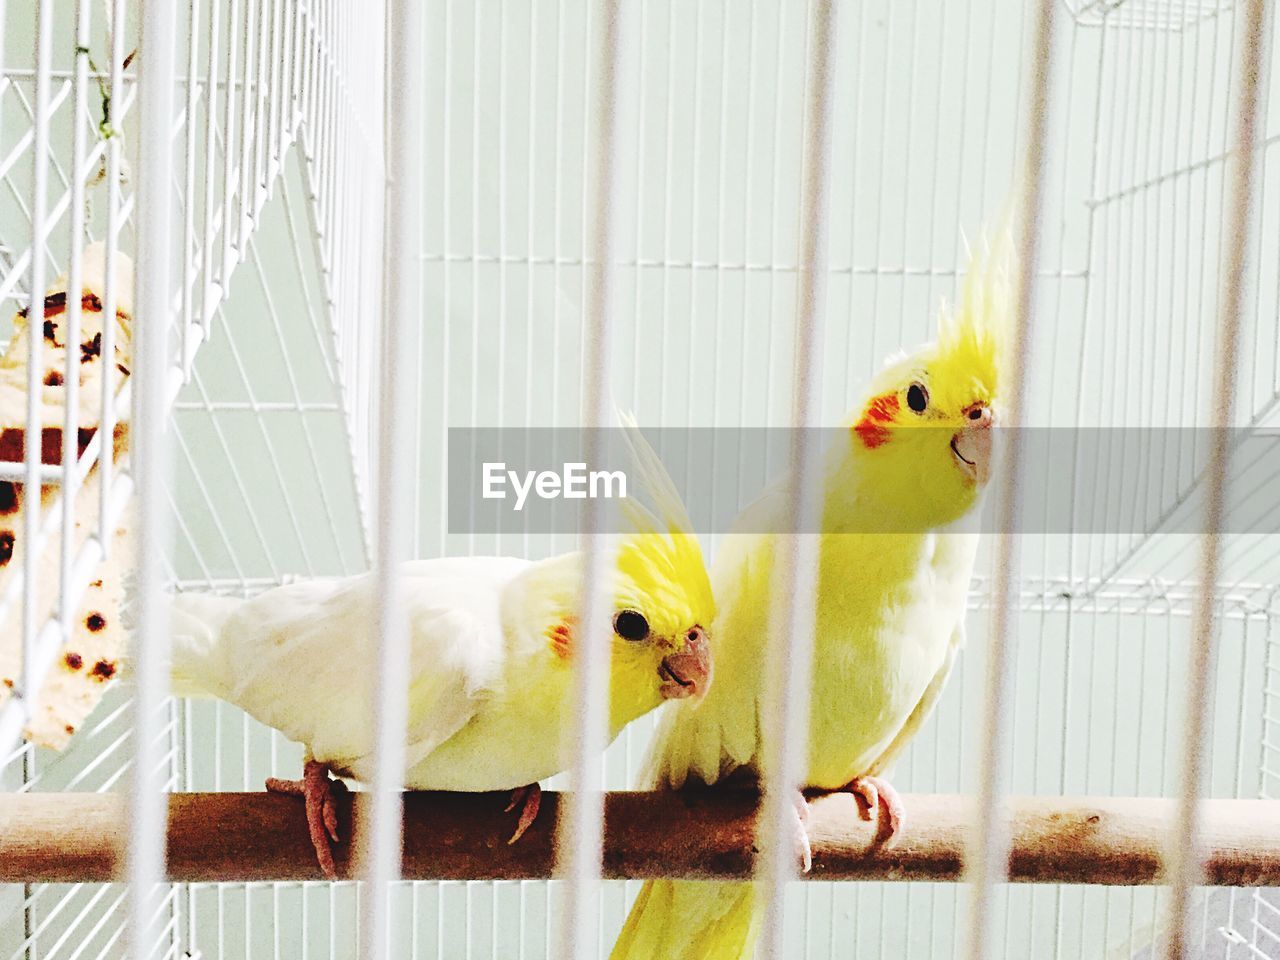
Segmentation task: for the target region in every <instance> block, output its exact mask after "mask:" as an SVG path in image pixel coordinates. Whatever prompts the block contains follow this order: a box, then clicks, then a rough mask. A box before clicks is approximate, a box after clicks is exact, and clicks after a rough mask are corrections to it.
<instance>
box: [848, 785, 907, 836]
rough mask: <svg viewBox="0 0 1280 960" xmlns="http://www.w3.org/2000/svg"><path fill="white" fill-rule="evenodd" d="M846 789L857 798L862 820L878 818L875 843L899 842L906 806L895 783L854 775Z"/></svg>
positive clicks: (876, 819)
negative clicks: (894, 785) (903, 804)
mask: <svg viewBox="0 0 1280 960" xmlns="http://www.w3.org/2000/svg"><path fill="white" fill-rule="evenodd" d="M844 789H845V790H847V791H848V792H849V793H852V794H853V796H854V799H856V800H857V801H858V812H859V813H860V814H861V815H862V817H863V819H864V820H875V821H876V827H877V829H876V843H877V844H881V845H883V846H885V847H892V846H893V845H894V844H895V843H897V842H898V837H899V836H901V835H902V821H903V820H904V819H905V818H906V809H905V808H904V807H903V806H902V798H901V797H900V796H898V791H897V790H895V789H893V785H892V784H891V783H889V781H888V780H885V779H884V778H883V777H855V778H854V779H853V780H850V781H849V783H848V785H847V786H845V787H844Z"/></svg>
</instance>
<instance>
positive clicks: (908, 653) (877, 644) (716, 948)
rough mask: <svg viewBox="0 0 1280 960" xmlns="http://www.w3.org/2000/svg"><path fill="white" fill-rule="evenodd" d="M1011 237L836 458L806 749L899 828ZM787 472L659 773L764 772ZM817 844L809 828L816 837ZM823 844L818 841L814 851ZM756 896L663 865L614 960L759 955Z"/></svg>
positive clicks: (840, 786) (964, 513) (985, 448)
mask: <svg viewBox="0 0 1280 960" xmlns="http://www.w3.org/2000/svg"><path fill="white" fill-rule="evenodd" d="M1009 250H1010V242H1009V239H1008V236H1007V231H1006V235H1005V236H1004V237H1002V239H1001V241H1000V242H999V244H997V250H996V252H995V253H991V252H988V253H987V255H986V256H985V258H984V259H982V260H981V261H976V262H975V263H973V264H972V265H971V266H970V270H969V276H968V278H967V279H966V282H965V286H964V291H963V297H962V302H961V303H960V305H959V308H958V309H956V310H955V311H954V312H952V311H948V310H947V309H946V308H945V307H944V309H943V311H942V316H941V319H940V328H939V331H938V337H937V340H936V342H935V343H932V344H929V345H927V346H925V347H923V348H921V349H920V350H918V351H916V352H915V353H913V354H911V355H910V356H901V357H897V358H894V359H892V360H890V362H889V363H888V364H887V365H886V367H885V368H884V369H883V370H882V371H881V372H880V374H879V375H878V376H877V377H876V378H875V379H874V381H873V382H872V384H871V386H870V387H869V389H868V391H867V394H866V398H865V399H864V400H863V402H862V403H861V404H860V405H859V407H858V408H857V410H856V411H855V414H854V416H853V418H852V421H851V422H850V423H849V424H848V429H847V431H844V432H842V434H841V437H840V439H839V440H838V441H837V443H836V444H835V446H834V447H833V449H831V450H829V451H828V452H827V454H826V457H825V460H824V463H823V470H824V473H823V477H822V482H823V488H822V496H823V503H822V520H823V525H822V537H821V546H820V559H819V573H818V583H817V607H816V620H815V627H814V644H815V646H814V666H813V681H812V688H811V690H812V692H811V699H810V705H809V740H808V755H807V758H806V761H805V764H804V766H803V767H802V776H803V778H804V782H805V784H806V785H807V786H808V787H810V788H813V789H819V790H828V791H838V790H848V791H851V792H853V793H855V794H856V795H858V796H859V797H860V798H861V800H862V801H863V803H864V804H865V805H866V807H867V810H868V811H869V813H870V815H877V814H878V815H879V817H880V830H879V833H880V836H881V838H882V839H883V840H884V842H889V843H892V842H893V840H894V839H895V834H896V832H897V831H898V830H899V829H900V825H901V820H902V816H903V811H902V807H901V803H900V802H899V800H898V797H897V794H896V793H895V792H894V790H893V788H892V787H891V786H890V785H889V784H888V782H887V781H885V780H883V779H882V778H881V777H882V775H883V774H884V773H885V772H886V770H887V768H888V767H889V765H890V764H891V763H892V762H893V760H894V759H895V757H897V756H898V754H899V753H900V752H901V750H902V748H903V747H904V746H905V744H906V743H907V741H908V740H909V739H910V738H911V736H912V735H913V734H914V733H915V732H916V730H918V729H919V727H920V724H921V723H922V722H923V721H924V719H925V718H926V717H927V716H928V715H929V713H930V711H931V710H932V709H933V706H934V704H935V703H936V701H937V698H938V695H939V693H940V692H941V690H942V688H943V686H944V684H945V683H946V680H947V676H948V674H949V673H950V671H951V666H952V663H953V662H954V660H955V657H956V653H957V651H958V649H959V648H960V646H961V644H962V642H963V639H964V614H965V607H966V597H967V592H968V588H969V581H970V575H971V573H972V569H973V563H974V556H975V553H976V550H977V545H978V537H977V534H976V533H975V532H966V531H965V530H964V529H963V527H964V523H963V521H964V520H965V518H966V517H969V516H971V515H973V514H974V513H975V512H976V511H975V507H976V505H977V504H978V502H979V499H980V497H981V494H982V491H983V489H984V487H985V484H986V481H987V478H988V475H989V472H990V462H991V451H992V442H991V441H992V433H991V429H990V428H991V425H992V423H993V419H994V416H995V412H996V410H997V409H998V403H999V387H1000V382H999V381H1000V377H999V368H1000V357H999V354H1000V349H999V348H1000V344H1001V341H1002V339H1003V331H1004V328H1005V324H1006V322H1007V318H1008V314H1009V311H1010V302H1011V284H1012V277H1011V275H1010V274H1011V269H1012V264H1011V255H1010V253H1009ZM785 490H786V487H785V485H782V484H780V485H778V486H776V487H774V488H772V489H771V490H770V491H768V492H766V493H765V494H764V495H763V496H761V498H760V499H758V500H757V501H756V502H755V503H754V504H753V505H752V506H750V507H748V508H747V510H746V511H744V513H743V514H742V516H740V517H739V519H738V522H737V525H736V527H735V529H736V530H738V531H741V532H738V533H732V534H731V535H730V536H728V537H727V538H726V542H725V545H724V546H723V548H722V549H721V550H720V552H719V553H718V554H717V556H716V559H715V563H714V565H713V568H712V584H713V587H714V590H715V595H716V602H717V604H718V607H719V614H718V616H717V618H716V620H715V622H714V625H713V627H712V636H713V637H714V641H713V649H714V654H715V659H716V685H715V688H714V689H713V690H712V691H711V692H710V694H709V695H708V696H707V697H706V698H705V699H704V700H702V701H701V702H700V703H697V704H693V703H685V704H680V705H677V706H675V707H673V708H672V709H671V710H670V711H669V713H668V715H667V716H666V717H664V718H663V723H662V724H661V725H660V727H659V731H658V735H657V738H656V741H655V744H654V747H653V752H652V753H651V755H650V762H649V765H648V769H647V773H646V778H647V781H648V782H647V783H646V784H645V785H646V786H649V787H652V788H663V787H679V786H681V785H682V784H684V783H685V782H686V780H690V779H693V780H698V781H702V782H704V783H708V784H711V783H715V782H717V781H719V780H722V779H724V778H726V777H728V776H729V775H730V774H733V773H734V772H735V771H739V772H740V773H742V774H747V775H759V774H761V773H762V772H763V771H761V770H760V765H761V757H762V749H761V746H762V745H761V731H762V730H763V729H765V728H766V727H767V724H768V720H767V718H765V717H764V716H763V715H762V712H761V710H762V706H761V705H762V702H763V699H764V691H763V689H762V684H763V672H762V671H761V670H760V664H761V663H762V662H763V661H764V660H765V659H766V656H765V644H766V643H770V642H778V640H779V638H776V637H770V636H769V622H770V617H769V598H770V596H771V589H770V587H771V581H772V577H773V558H774V555H775V550H776V547H777V544H778V540H779V534H777V533H768V532H755V531H770V530H773V531H781V530H784V529H785V527H784V525H785V522H786V521H785V519H784V518H785V517H786V515H787V514H786V509H785V506H786V505H785V502H784V496H785ZM805 846H806V848H807V841H806V843H805ZM804 856H805V857H806V858H807V849H806V850H805V851H804ZM757 907H758V904H757V902H756V897H755V888H754V886H753V885H752V884H749V883H715V882H699V881H671V880H658V881H649V882H647V883H646V884H645V886H644V888H643V890H642V891H641V893H640V896H639V899H638V900H637V901H636V904H635V906H634V907H633V908H632V911H631V914H630V916H629V917H628V918H627V923H626V925H625V927H624V928H623V931H622V933H621V935H620V936H619V938H618V942H617V944H616V945H615V947H614V950H613V954H612V960H748V958H750V957H751V955H752V952H753V950H754V946H755V938H756V926H757V921H758V909H757Z"/></svg>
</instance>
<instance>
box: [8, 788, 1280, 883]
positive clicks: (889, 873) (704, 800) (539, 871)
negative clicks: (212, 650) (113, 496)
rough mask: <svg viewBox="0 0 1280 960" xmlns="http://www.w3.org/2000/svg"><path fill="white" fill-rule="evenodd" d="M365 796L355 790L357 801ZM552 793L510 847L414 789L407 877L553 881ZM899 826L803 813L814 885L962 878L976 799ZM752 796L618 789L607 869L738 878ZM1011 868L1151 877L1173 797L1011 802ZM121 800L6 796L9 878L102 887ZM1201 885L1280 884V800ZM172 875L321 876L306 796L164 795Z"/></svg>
mask: <svg viewBox="0 0 1280 960" xmlns="http://www.w3.org/2000/svg"><path fill="white" fill-rule="evenodd" d="M339 799H340V803H341V804H342V807H341V819H340V830H341V836H342V838H343V841H344V842H342V843H340V844H338V846H337V849H336V851H335V852H336V857H337V862H338V870H339V872H340V873H341V874H342V875H343V876H344V877H347V876H352V875H353V874H352V872H351V869H352V867H351V849H352V847H351V844H350V843H348V842H346V841H348V840H349V839H350V836H351V832H350V831H351V817H352V800H351V798H349V797H341V798H339ZM366 799H367V798H365V797H362V796H361V795H359V794H356V795H355V804H356V805H357V806H361V807H363V805H364V803H365V801H366ZM557 800H558V797H557V796H556V795H555V794H552V793H547V794H544V795H543V800H542V812H541V813H540V815H539V817H538V820H537V822H536V823H534V825H533V827H532V828H530V830H529V832H528V833H526V834H525V836H524V837H523V838H522V839H521V840H520V841H519V842H518V843H516V844H515V845H514V846H508V844H507V842H506V840H507V837H508V836H510V834H511V830H512V828H513V825H514V819H513V815H512V814H508V813H503V807H504V806H505V805H506V801H507V796H506V795H505V794H504V795H498V794H446V793H411V794H407V795H406V797H405V817H406V829H405V858H404V876H405V878H406V879H413V880H463V879H473V880H515V879H532V878H540V877H547V876H549V875H550V873H551V869H552V862H553V850H552V843H553V834H554V832H555V823H556V816H557ZM904 802H905V804H906V809H907V822H906V831H905V834H904V835H903V836H902V838H901V839H900V840H899V842H898V843H897V845H896V846H894V847H893V848H892V849H890V850H884V849H880V848H873V847H872V842H873V834H874V830H873V825H872V824H870V823H867V822H866V821H864V820H862V819H861V818H860V817H859V816H858V812H857V808H856V807H855V804H854V800H853V798H852V797H850V796H849V795H837V796H828V797H821V798H818V799H815V800H814V802H813V804H812V807H811V811H810V816H809V821H808V827H809V834H810V837H811V839H812V843H813V870H812V872H811V873H809V874H808V875H807V879H813V880H933V881H936V880H957V879H959V878H960V873H961V865H962V859H963V850H964V842H965V837H966V834H967V832H968V831H969V830H970V828H971V825H972V823H973V817H972V815H971V809H972V802H973V801H972V799H971V798H967V797H954V796H933V795H914V796H907V797H905V798H904ZM755 805H756V797H755V795H754V794H753V793H750V792H739V791H726V790H719V791H708V790H698V791H682V792H680V793H614V794H610V795H609V797H608V799H607V806H606V841H605V851H604V864H605V867H604V869H605V875H606V876H608V877H611V878H624V877H641V878H642V877H657V876H669V877H689V878H743V877H746V876H748V875H749V873H750V870H751V865H752V861H753V856H754V853H753V849H752V841H753V826H754V820H755V817H754V810H755ZM1010 810H1011V812H1012V817H1013V823H1012V826H1013V850H1012V854H1011V856H1010V858H1009V869H1010V876H1011V877H1012V879H1013V880H1014V881H1016V882H1024V883H1090V884H1121V885H1130V884H1150V883H1158V882H1159V881H1160V877H1161V847H1162V844H1164V843H1165V842H1166V841H1167V840H1168V839H1169V837H1170V836H1171V832H1172V830H1173V826H1174V803H1173V801H1171V800H1164V799H1154V798H1142V797H1133V798H1128V797H1126V798H1118V797H1093V798H1085V797H1016V798H1013V799H1011V801H1010ZM124 824H125V800H124V797H123V796H121V795H119V794H86V793H52V794H0V882H8V883H15V882H37V881H50V882H58V883H63V882H74V881H108V880H113V879H117V878H119V877H120V874H121V870H122V868H123V863H124V843H125V826H124ZM1203 841H1204V846H1203V849H1204V850H1205V853H1206V855H1207V860H1208V865H1207V882H1208V883H1209V884H1212V885H1225V886H1277V885H1280V801H1273V800H1209V801H1206V803H1205V804H1204V807H1203ZM168 850H169V877H170V879H172V880H175V881H192V882H208V881H235V882H243V881H261V880H318V879H322V878H321V875H320V871H319V869H318V868H317V866H316V861H315V856H314V854H313V852H312V848H311V843H310V841H309V840H308V838H307V831H306V825H305V823H304V822H303V813H302V802H301V800H300V799H298V798H294V797H286V796H279V795H275V794H267V793H192V794H174V795H172V796H171V797H170V798H169V826H168Z"/></svg>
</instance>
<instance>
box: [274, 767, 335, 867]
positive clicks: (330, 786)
mask: <svg viewBox="0 0 1280 960" xmlns="http://www.w3.org/2000/svg"><path fill="white" fill-rule="evenodd" d="M267 790H268V791H269V792H271V793H287V794H289V795H290V796H295V797H296V796H301V797H302V799H303V802H304V803H305V804H306V809H307V830H308V831H309V832H310V834H311V844H312V846H314V847H315V848H316V860H317V861H319V863H320V869H321V870H323V871H324V875H325V876H326V877H328V878H329V879H330V880H337V879H338V869H337V866H336V865H335V864H334V862H333V848H332V846H330V841H332V842H333V843H337V842H338V808H337V804H336V803H335V801H334V797H335V796H336V795H337V794H339V793H346V792H347V785H346V784H345V783H343V782H342V781H341V780H331V779H330V778H329V767H328V766H327V765H326V764H323V763H321V762H320V761H318V760H308V761H307V762H306V763H305V764H303V767H302V779H301V780H279V779H277V778H276V777H268V778H267Z"/></svg>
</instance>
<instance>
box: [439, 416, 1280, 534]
mask: <svg viewBox="0 0 1280 960" xmlns="http://www.w3.org/2000/svg"><path fill="white" fill-rule="evenodd" d="M601 433H602V436H601V438H600V439H601V441H602V443H601V449H603V450H604V454H603V456H602V457H601V458H600V460H599V461H598V462H595V463H587V462H586V459H585V457H583V455H582V450H583V449H584V446H585V437H586V432H585V431H583V430H579V429H559V428H554V429H553V428H533V429H523V428H512V429H507V428H451V429H450V430H449V450H448V457H449V470H448V483H449V487H448V521H449V532H450V533H500V532H501V533H511V532H529V533H572V532H575V531H577V530H579V529H580V526H581V519H582V508H583V505H584V504H585V502H586V499H587V497H589V496H596V497H598V498H599V499H601V500H604V501H606V505H607V507H608V509H606V510H605V511H604V514H605V517H606V521H605V523H606V530H607V531H609V532H625V531H627V530H629V529H631V525H630V522H629V521H628V520H627V518H626V516H625V515H624V513H623V512H622V510H621V509H620V507H621V504H622V502H623V501H624V499H628V498H630V499H637V500H639V502H640V503H642V504H644V505H645V506H647V507H652V506H653V501H652V498H651V497H650V496H649V495H648V494H647V493H646V491H645V490H644V489H643V485H642V483H641V481H640V477H639V476H638V474H637V471H636V468H635V464H634V463H633V462H632V460H631V457H630V455H629V453H628V445H627V443H626V441H625V438H624V433H623V431H622V430H621V429H606V430H602V431H601ZM643 433H644V437H645V439H646V440H647V441H648V442H649V443H650V444H651V445H652V446H653V447H654V449H655V450H656V451H657V453H658V456H659V457H660V458H661V460H662V462H663V463H664V464H665V466H666V469H667V471H668V473H669V474H670V476H671V479H672V481H673V483H674V485H675V488H676V490H677V491H678V492H679V494H680V496H681V498H682V499H683V501H684V505H685V508H686V509H687V511H688V514H689V517H690V519H691V521H692V524H693V529H694V531H695V532H697V533H702V534H709V533H725V532H730V531H731V530H734V531H737V532H744V533H746V532H766V531H767V532H779V533H783V532H796V531H790V530H788V529H787V521H786V519H785V518H786V516H787V511H786V510H785V509H779V508H778V507H779V505H780V504H781V496H782V494H781V487H782V485H783V484H784V483H785V479H786V471H787V462H788V452H789V450H790V448H791V444H792V440H793V431H792V430H791V429H785V428H777V429H773V428H752V429H730V428H688V429H685V428H661V429H646V430H644V431H643ZM1210 433H1211V431H1210V430H1208V429H1191V428H1159V429H1155V428H1115V429H1098V428H1089V429H1069V428H1035V429H1032V428H1028V429H1024V430H1023V431H1022V432H1021V440H1022V450H1023V454H1022V455H1023V457H1024V471H1023V476H1024V490H1023V499H1022V510H1021V514H1020V517H1019V519H1018V522H1017V526H1016V531H1015V532H1021V533H1098V534H1103V533H1147V532H1151V531H1153V530H1156V529H1161V530H1164V531H1166V532H1170V533H1198V532H1199V531H1200V529H1201V526H1202V523H1203V516H1204V501H1203V484H1202V483H1201V479H1202V474H1203V471H1204V468H1205V463H1206V457H1207V451H1208V449H1209V440H1210ZM814 434H815V436H814V437H813V438H812V439H813V440H815V441H816V442H818V443H819V444H820V446H821V447H822V449H823V450H824V451H826V463H827V469H826V471H825V474H824V476H823V477H822V478H821V480H822V482H823V483H825V484H826V485H827V489H828V492H829V494H831V495H832V496H838V497H839V498H840V499H841V500H842V501H843V500H846V499H848V500H850V501H851V502H848V503H842V505H841V506H840V508H839V509H832V510H830V511H828V512H827V514H826V516H825V518H824V520H823V521H822V528H821V531H803V532H826V533H831V532H846V533H868V532H881V533H904V532H912V531H919V530H922V529H931V528H933V525H932V524H931V523H924V522H921V520H920V516H919V515H920V514H921V513H929V512H930V511H928V510H917V509H915V504H917V503H924V502H926V501H929V500H931V499H932V498H941V501H942V505H941V507H940V509H941V511H942V512H943V513H945V512H946V501H947V498H949V497H960V498H963V497H964V496H965V490H966V489H967V488H966V486H965V483H964V482H963V481H962V480H961V476H962V475H964V474H967V473H971V472H972V469H973V468H972V467H966V466H965V465H963V464H961V463H960V462H958V460H957V459H956V455H955V454H953V453H952V452H951V440H952V438H953V436H954V431H953V430H950V429H948V430H941V429H935V428H932V427H911V428H908V429H905V430H904V429H901V428H900V429H899V430H898V431H896V432H895V433H893V434H890V435H888V436H887V438H881V437H873V438H872V443H871V444H868V443H867V439H868V437H867V435H865V434H863V435H860V434H859V433H858V432H857V431H856V430H852V429H845V428H822V429H818V430H815V431H814ZM1010 434H1011V431H1009V430H1002V429H1001V428H998V427H997V428H993V429H992V435H993V438H994V441H995V442H994V449H995V452H994V454H993V457H992V463H991V464H990V470H991V480H990V481H989V482H988V483H987V484H986V485H985V490H984V491H983V493H982V495H981V496H980V497H979V498H978V499H977V503H976V506H975V507H974V508H973V510H971V511H970V513H969V515H968V517H967V518H966V521H965V525H966V527H968V528H972V529H976V530H979V531H982V532H988V533H992V532H998V526H997V519H996V511H995V509H994V504H995V502H996V497H997V494H998V491H997V490H996V486H997V484H998V483H999V482H1000V479H999V478H1000V470H999V468H998V464H999V459H1000V456H1001V451H1002V450H1004V449H1007V446H1008V443H1009V440H1010V439H1011V436H1010ZM1230 440H1231V444H1232V450H1233V453H1232V460H1231V476H1230V484H1229V496H1228V503H1227V513H1226V532H1229V533H1277V532H1280V430H1274V429H1273V430H1260V429H1255V430H1236V431H1232V434H1231V438H1230ZM850 463H852V464H854V466H853V467H852V469H848V465H849V464H850ZM868 468H869V469H868ZM872 472H874V474H875V476H876V477H877V478H878V479H877V481H876V482H875V483H866V481H865V480H862V479H859V478H865V477H867V476H870V475H871V473H872ZM857 483H866V489H864V490H860V491H858V494H857V497H856V498H850V497H846V495H847V494H849V493H851V487H852V486H853V485H855V484H857ZM890 487H891V488H892V489H889V488H890ZM968 489H972V488H971V487H969V488H968ZM765 495H767V496H768V497H769V498H770V503H771V507H772V508H771V509H759V508H757V509H756V510H754V511H750V512H748V513H746V514H745V515H744V513H743V511H744V508H746V507H747V506H748V505H750V504H752V503H754V502H756V501H758V500H759V499H760V498H761V497H762V496H765ZM895 505H896V506H895Z"/></svg>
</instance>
